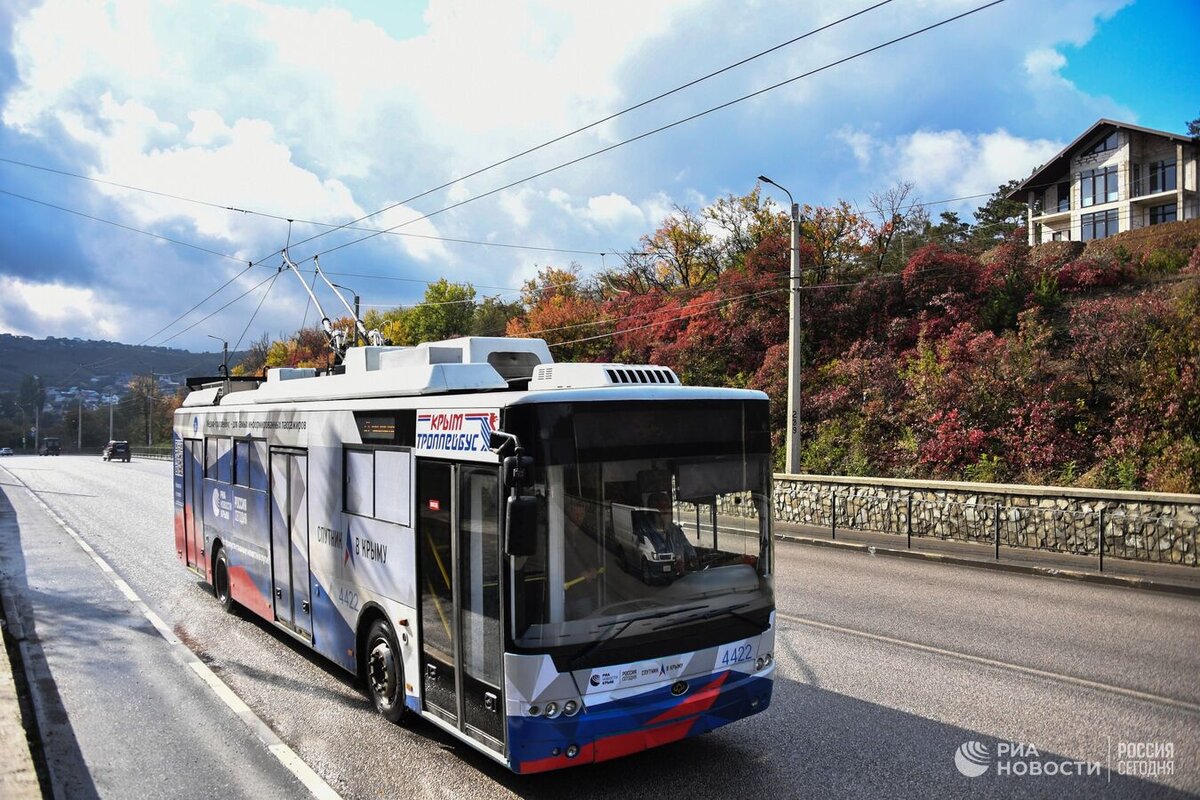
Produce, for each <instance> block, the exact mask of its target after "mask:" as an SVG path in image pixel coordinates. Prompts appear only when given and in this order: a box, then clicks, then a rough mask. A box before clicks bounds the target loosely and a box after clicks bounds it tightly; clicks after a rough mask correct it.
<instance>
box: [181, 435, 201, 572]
mask: <svg viewBox="0 0 1200 800" xmlns="http://www.w3.org/2000/svg"><path fill="white" fill-rule="evenodd" d="M183 445H184V448H185V452H186V457H185V458H184V460H183V481H184V508H185V510H184V514H183V521H184V533H183V549H184V554H185V556H186V558H187V565H188V566H189V567H191V568H192V569H196V570H199V571H201V572H204V505H205V503H204V440H203V439H185V440H184V442H183Z"/></svg>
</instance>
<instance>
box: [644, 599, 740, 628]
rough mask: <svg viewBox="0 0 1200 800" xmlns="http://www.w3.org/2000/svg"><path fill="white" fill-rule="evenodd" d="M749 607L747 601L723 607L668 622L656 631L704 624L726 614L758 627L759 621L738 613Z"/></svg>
mask: <svg viewBox="0 0 1200 800" xmlns="http://www.w3.org/2000/svg"><path fill="white" fill-rule="evenodd" d="M748 605H750V602H749V601H747V602H745V603H738V604H737V605H736V606H722V607H721V608H714V609H710V610H709V611H708V613H706V614H696V615H695V616H691V617H688V618H687V619H683V620H677V621H675V622H666V623H664V624H662V625H659V626H658V627H656V628H655V629H654V630H656V631H657V630H662V629H663V628H669V627H672V626H674V625H682V624H686V623H688V622H702V621H704V620H706V619H712V618H713V617H721V616H724V615H726V614H728V615H729V616H731V617H734V618H735V619H739V620H741V621H742V622H745V623H747V624H749V625H758V624H759V621H758V620H756V619H754V618H753V617H751V616H749V615H748V614H743V613H741V612H740V611H738V609H739V608H745V607H746V606H748ZM701 607H702V608H703V606H701Z"/></svg>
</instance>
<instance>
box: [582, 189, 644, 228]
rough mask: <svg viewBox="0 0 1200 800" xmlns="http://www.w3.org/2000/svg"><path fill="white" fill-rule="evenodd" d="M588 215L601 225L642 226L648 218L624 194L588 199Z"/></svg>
mask: <svg viewBox="0 0 1200 800" xmlns="http://www.w3.org/2000/svg"><path fill="white" fill-rule="evenodd" d="M587 207H588V213H589V214H590V216H591V218H592V219H593V220H595V221H596V222H598V223H600V224H601V225H605V226H608V227H616V226H619V225H641V224H642V223H644V222H645V219H646V216H645V214H643V213H642V210H641V209H640V208H638V207H637V206H635V205H634V204H633V203H632V202H631V201H630V200H629V198H628V197H626V196H625V195H623V194H616V193H613V194H605V195H600V196H598V197H589V198H588V204H587Z"/></svg>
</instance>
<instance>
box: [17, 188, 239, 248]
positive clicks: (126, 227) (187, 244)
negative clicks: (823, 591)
mask: <svg viewBox="0 0 1200 800" xmlns="http://www.w3.org/2000/svg"><path fill="white" fill-rule="evenodd" d="M0 194H6V195H8V196H9V197H15V198H17V199H18V200H25V201H26V202H29V203H36V204H38V205H39V206H46V207H47V208H53V209H55V210H57V211H63V212H66V213H67V214H74V215H75V216H77V217H84V218H86V219H90V220H93V221H94V222H103V223H104V224H105V225H112V226H113V227H115V228H122V229H124V230H127V231H131V232H133V233H140V234H142V235H143V236H152V237H154V238H155V239H160V240H162V241H164V242H170V243H171V244H177V245H179V246H180V247H190V248H191V249H193V250H199V251H201V252H202V253H208V254H210V255H214V256H219V257H220V258H227V259H229V260H230V261H241V260H242V259H240V258H237V257H236V256H231V255H229V254H228V253H221V252H219V251H217V250H210V249H209V248H207V247H201V246H200V245H198V244H192V243H190V242H184V241H180V240H179V239H172V238H171V237H169V236H161V235H159V234H157V233H151V232H150V231H146V230H142V229H141V228H134V227H133V226H131V225H123V224H121V223H120V222H113V221H112V220H109V219H104V218H102V217H96V216H93V215H91V214H85V213H83V212H82V211H75V210H74V209H71V208H66V207H65V206H59V205H55V204H54V203H47V202H45V201H44V200H37V199H34V198H32V197H26V196H25V195H23V194H17V193H16V192H10V191H8V190H7V189H0Z"/></svg>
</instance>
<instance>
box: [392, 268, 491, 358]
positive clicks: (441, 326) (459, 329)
mask: <svg viewBox="0 0 1200 800" xmlns="http://www.w3.org/2000/svg"><path fill="white" fill-rule="evenodd" d="M474 319H475V287H474V286H472V285H471V284H469V283H450V281H448V280H446V279H445V278H442V279H440V280H437V281H435V282H433V283H431V284H429V286H427V287H426V288H425V297H424V299H423V300H422V301H421V302H420V303H418V304H417V305H416V306H414V307H413V308H412V309H410V310H409V312H408V314H407V315H406V319H405V324H406V326H407V329H408V330H407V334H408V335H407V337H406V340H405V341H397V342H396V343H397V344H418V343H420V342H436V341H441V340H442V339H453V338H455V337H457V336H466V335H467V334H469V333H470V332H471V328H472V323H473V321H474Z"/></svg>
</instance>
